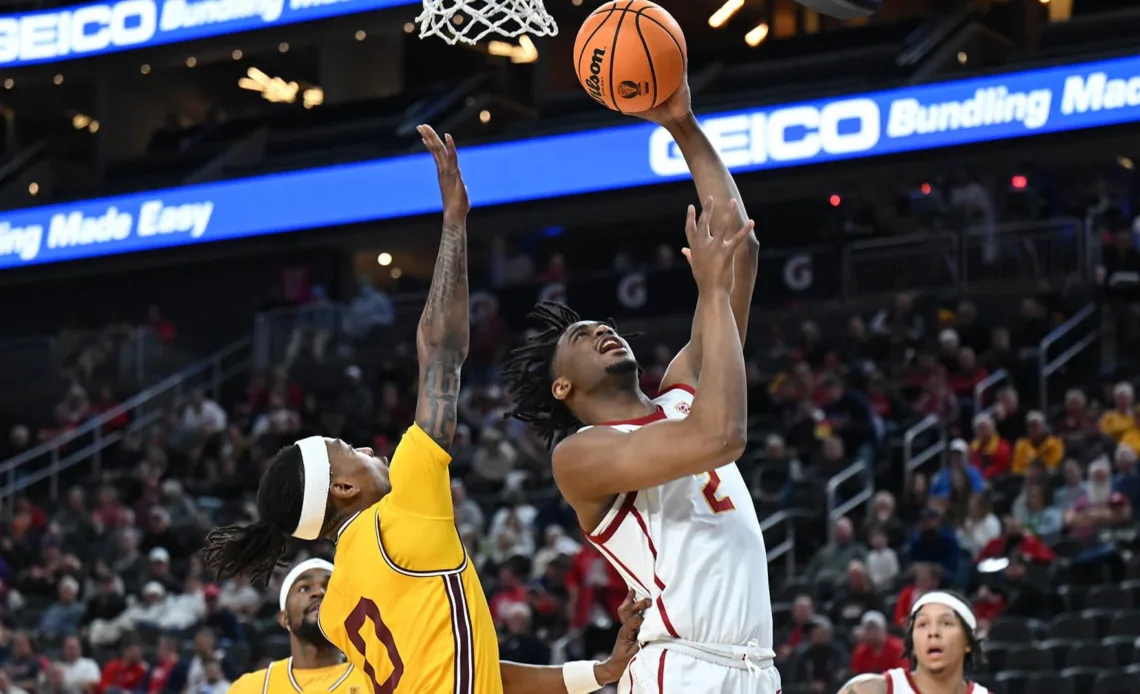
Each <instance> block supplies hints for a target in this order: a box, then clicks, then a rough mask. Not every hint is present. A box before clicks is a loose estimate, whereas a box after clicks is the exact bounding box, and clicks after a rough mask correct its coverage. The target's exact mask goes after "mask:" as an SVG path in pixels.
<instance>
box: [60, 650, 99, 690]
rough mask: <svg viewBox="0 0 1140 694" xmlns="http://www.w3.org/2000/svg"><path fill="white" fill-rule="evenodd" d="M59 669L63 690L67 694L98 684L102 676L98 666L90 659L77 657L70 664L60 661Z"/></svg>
mask: <svg viewBox="0 0 1140 694" xmlns="http://www.w3.org/2000/svg"><path fill="white" fill-rule="evenodd" d="M59 669H60V671H61V672H62V673H63V690H64V691H65V692H68V694H72V693H73V692H81V691H83V690H84V688H85V687H89V686H91V685H93V684H98V683H99V679H100V677H101V676H102V673H101V672H100V671H99V666H98V665H97V664H96V663H95V661H94V660H92V659H90V658H83V657H79V658H76V659H75V660H74V661H73V662H70V663H66V662H62V661H61V662H60V663H59Z"/></svg>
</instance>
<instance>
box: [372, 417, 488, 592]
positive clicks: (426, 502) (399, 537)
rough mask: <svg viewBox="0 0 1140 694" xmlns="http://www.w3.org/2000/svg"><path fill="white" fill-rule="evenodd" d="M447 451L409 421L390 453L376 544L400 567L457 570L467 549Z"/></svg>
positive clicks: (431, 570)
mask: <svg viewBox="0 0 1140 694" xmlns="http://www.w3.org/2000/svg"><path fill="white" fill-rule="evenodd" d="M450 463H451V456H450V455H448V454H447V451H445V450H443V449H442V448H440V447H439V445H438V444H437V443H436V442H435V441H433V440H432V439H431V437H430V436H428V435H427V434H426V433H424V431H423V430H422V429H420V428H419V426H417V425H415V424H413V425H412V426H411V427H410V428H409V429H408V430H407V432H405V433H404V437H403V438H402V439H400V445H399V446H397V447H396V452H395V453H394V454H393V455H392V465H391V469H390V472H389V475H390V479H391V483H392V491H391V492H389V493H388V495H387V496H386V497H384V499H382V500H381V501H380V504H379V510H378V513H379V519H380V520H379V523H380V533H379V538H378V540H379V542H380V549H381V552H383V554H384V556H385V557H386V558H387V560H388V561H390V562H391V563H393V564H395V565H396V567H397V568H398V569H401V570H404V571H411V572H425V571H426V572H448V571H457V570H459V569H461V568H462V567H463V564H464V563H465V561H466V552H465V551H464V549H463V543H462V542H461V541H460V539H459V531H458V530H456V528H455V509H454V507H453V505H452V501H451V476H450V474H449V471H448V465H449V464H450Z"/></svg>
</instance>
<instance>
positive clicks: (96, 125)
mask: <svg viewBox="0 0 1140 694" xmlns="http://www.w3.org/2000/svg"><path fill="white" fill-rule="evenodd" d="M87 132H89V133H92V134H94V133H97V132H99V121H97V120H93V121H91V125H88V126H87Z"/></svg>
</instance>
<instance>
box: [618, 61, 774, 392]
mask: <svg viewBox="0 0 1140 694" xmlns="http://www.w3.org/2000/svg"><path fill="white" fill-rule="evenodd" d="M637 115H639V116H641V117H642V118H645V119H647V120H650V121H653V122H654V123H657V124H658V125H660V126H661V127H663V128H665V129H666V130H668V131H669V134H670V135H672V136H673V141H674V142H676V143H677V148H678V149H680V150H681V155H682V156H683V157H684V158H685V163H686V164H687V165H688V167H689V173H690V174H692V176H693V183H695V184H696V186H697V194H698V195H699V196H700V198H701V199H702V200H704V199H706V198H710V197H711V198H713V199H714V200H716V201H717V202H719V203H721V209H722V210H726V211H727V210H728V209H729V208H728V207H725V205H724V203H727V202H729V201H735V202H736V207H735V208H734V209H733V210H732V211H731V212H729V214H731V215H733V224H734V226H733V228H735V229H739V228H740V227H741V226H743V224H744V223H745V222H746V221H747V220H748V213H747V211H746V210H745V209H744V200H743V198H741V196H740V190H739V189H738V188H737V187H736V181H735V180H733V178H732V174H731V173H729V171H728V167H727V166H725V164H724V161H723V160H722V159H721V158H720V154H719V153H718V152H717V151H716V147H713V144H712V142H710V141H709V138H708V137H707V136H706V135H705V133H704V131H703V130H702V129H701V126H700V123H698V122H697V117H696V116H695V115H693V106H692V99H691V97H690V94H689V82H688V75H686V76H685V78H684V79H683V80H682V82H681V87H680V88H679V89H678V90H677V91H676V92H674V93H673V95H672V96H670V97H669V98H668V99H666V100H665V102H664V103H663V104H661V105H660V106H657V107H656V108H652V109H650V110H648V111H646V112H644V113H640V114H637ZM759 257H760V242H759V241H758V240H757V239H756V235H755V234H754V233H749V234H748V237H747V238H746V239H745V240H744V242H743V243H741V244H740V246H739V247H738V248H737V250H736V257H735V263H734V269H733V279H734V282H733V285H732V295H731V296H732V313H733V317H734V318H735V319H736V327H737V330H739V332H740V342H741V344H742V345H743V344H744V340H745V335H746V334H747V332H748V314H749V311H750V310H751V308H752V292H753V290H754V289H755V288H756V266H757V263H758V261H759ZM697 330H698V326H697V325H696V323H695V322H694V324H693V336H692V338H691V339H690V340H689V343H688V344H687V345H685V347H684V348H683V349H682V350H681V351H680V352H679V353H678V354H677V356H676V357H675V358H674V359H673V362H672V363H671V364H670V365H669V368H668V369H666V370H665V376H664V377H663V378H662V379H661V387H662V388H667V387H669V386H671V385H676V384H679V383H683V384H687V385H691V386H695V385H696V384H697V380H698V378H699V377H700V366H701V354H700V348H701V339H700V336H699V335H697V334H696V332H697Z"/></svg>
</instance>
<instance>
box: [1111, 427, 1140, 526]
mask: <svg viewBox="0 0 1140 694" xmlns="http://www.w3.org/2000/svg"><path fill="white" fill-rule="evenodd" d="M1112 459H1113V461H1114V462H1115V463H1116V476H1115V477H1113V479H1112V491H1114V492H1116V493H1118V494H1120V495H1121V496H1123V497H1124V498H1125V499H1128V505H1129V506H1131V507H1132V513H1133V516H1135V514H1136V513H1137V511H1138V510H1140V475H1138V474H1137V473H1136V451H1135V450H1134V449H1133V448H1132V446H1129V445H1128V444H1126V443H1122V444H1120V445H1118V446H1117V447H1116V452H1115V453H1113V456H1112Z"/></svg>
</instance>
